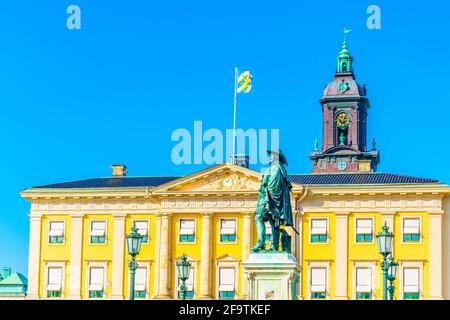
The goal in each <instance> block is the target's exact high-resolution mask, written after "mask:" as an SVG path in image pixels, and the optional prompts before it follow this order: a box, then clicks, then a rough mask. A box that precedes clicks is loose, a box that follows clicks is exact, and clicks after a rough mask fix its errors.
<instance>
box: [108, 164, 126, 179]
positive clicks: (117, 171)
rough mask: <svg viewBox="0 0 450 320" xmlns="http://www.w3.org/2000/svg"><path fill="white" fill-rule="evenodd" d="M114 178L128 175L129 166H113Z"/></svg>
mask: <svg viewBox="0 0 450 320" xmlns="http://www.w3.org/2000/svg"><path fill="white" fill-rule="evenodd" d="M111 168H112V175H113V177H125V176H126V175H127V166H126V165H124V164H113V165H111Z"/></svg>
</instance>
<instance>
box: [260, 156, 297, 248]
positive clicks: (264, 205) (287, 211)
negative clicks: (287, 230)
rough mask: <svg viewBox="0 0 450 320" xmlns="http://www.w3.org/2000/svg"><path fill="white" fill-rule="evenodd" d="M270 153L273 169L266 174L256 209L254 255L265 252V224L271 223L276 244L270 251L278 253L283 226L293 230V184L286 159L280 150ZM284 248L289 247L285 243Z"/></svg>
mask: <svg viewBox="0 0 450 320" xmlns="http://www.w3.org/2000/svg"><path fill="white" fill-rule="evenodd" d="M267 153H268V154H269V155H270V160H269V161H270V167H269V168H268V169H267V170H266V172H265V173H264V175H263V177H262V181H261V185H260V187H259V196H258V204H257V206H256V210H255V224H256V231H257V233H258V242H257V243H256V245H255V246H254V247H253V249H252V250H253V252H258V251H261V250H265V247H266V243H265V240H266V228H265V222H266V221H269V223H270V225H271V227H272V236H273V241H272V246H271V247H270V251H278V250H279V244H280V226H292V227H293V221H292V208H291V197H290V191H291V189H292V185H291V183H290V182H289V179H288V175H287V171H286V168H285V166H286V165H287V161H286V157H285V156H284V154H283V152H282V151H281V150H279V149H272V150H267ZM285 237H286V236H285ZM289 238H290V237H289ZM285 248H288V246H286V244H285V245H284V246H283V249H285Z"/></svg>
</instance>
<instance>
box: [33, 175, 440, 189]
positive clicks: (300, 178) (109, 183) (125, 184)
mask: <svg viewBox="0 0 450 320" xmlns="http://www.w3.org/2000/svg"><path fill="white" fill-rule="evenodd" d="M178 178H179V177H109V178H94V179H86V180H79V181H72V182H64V183H57V184H49V185H44V186H37V187H33V189H35V188H39V189H83V188H133V187H134V188H137V187H157V186H160V185H162V184H165V183H167V182H170V181H172V180H175V179H178ZM289 178H290V181H291V182H293V183H298V184H302V185H373V184H429V183H438V182H439V181H437V180H434V179H426V178H417V177H409V176H402V175H398V174H390V173H330V174H291V175H289Z"/></svg>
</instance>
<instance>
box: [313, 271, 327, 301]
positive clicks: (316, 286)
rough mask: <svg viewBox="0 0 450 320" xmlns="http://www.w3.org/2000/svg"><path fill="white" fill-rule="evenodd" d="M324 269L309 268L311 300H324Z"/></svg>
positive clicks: (325, 272)
mask: <svg viewBox="0 0 450 320" xmlns="http://www.w3.org/2000/svg"><path fill="white" fill-rule="evenodd" d="M326 279H327V269H326V268H311V284H310V285H311V299H325V298H326Z"/></svg>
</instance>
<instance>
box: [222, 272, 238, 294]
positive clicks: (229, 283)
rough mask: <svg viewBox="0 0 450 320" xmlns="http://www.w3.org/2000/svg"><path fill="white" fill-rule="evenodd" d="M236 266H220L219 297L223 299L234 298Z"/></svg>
mask: <svg viewBox="0 0 450 320" xmlns="http://www.w3.org/2000/svg"><path fill="white" fill-rule="evenodd" d="M235 272H236V270H235V268H219V298H220V299H222V300H232V299H234V276H235V274H234V273H235Z"/></svg>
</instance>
